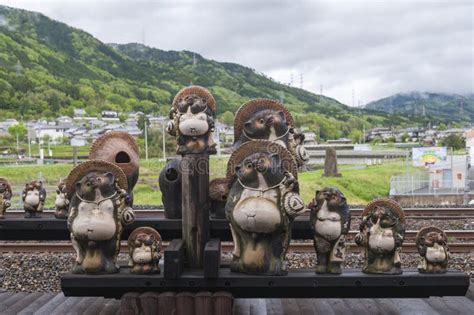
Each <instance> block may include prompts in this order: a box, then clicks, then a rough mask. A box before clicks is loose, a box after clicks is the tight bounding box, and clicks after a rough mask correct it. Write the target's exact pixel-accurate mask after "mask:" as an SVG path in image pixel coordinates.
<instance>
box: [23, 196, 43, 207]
mask: <svg viewBox="0 0 474 315" xmlns="http://www.w3.org/2000/svg"><path fill="white" fill-rule="evenodd" d="M39 202H40V199H39V196H38V195H36V194H27V195H26V197H25V203H26V204H29V205H30V206H37V205H39Z"/></svg>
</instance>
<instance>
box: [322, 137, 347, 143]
mask: <svg viewBox="0 0 474 315" xmlns="http://www.w3.org/2000/svg"><path fill="white" fill-rule="evenodd" d="M326 143H327V144H351V143H352V140H351V139H347V138H339V139H335V140H327V141H326Z"/></svg>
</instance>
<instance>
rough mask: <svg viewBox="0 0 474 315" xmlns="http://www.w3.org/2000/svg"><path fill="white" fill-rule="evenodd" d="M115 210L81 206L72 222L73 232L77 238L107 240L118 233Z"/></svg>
mask: <svg viewBox="0 0 474 315" xmlns="http://www.w3.org/2000/svg"><path fill="white" fill-rule="evenodd" d="M116 229H117V227H116V225H115V219H114V217H113V212H110V211H103V210H101V209H84V210H82V211H81V207H79V211H78V215H77V217H76V218H75V219H74V221H73V223H72V232H73V234H74V237H76V238H77V239H82V240H88V241H107V240H110V239H112V238H113V237H114V235H115V233H116Z"/></svg>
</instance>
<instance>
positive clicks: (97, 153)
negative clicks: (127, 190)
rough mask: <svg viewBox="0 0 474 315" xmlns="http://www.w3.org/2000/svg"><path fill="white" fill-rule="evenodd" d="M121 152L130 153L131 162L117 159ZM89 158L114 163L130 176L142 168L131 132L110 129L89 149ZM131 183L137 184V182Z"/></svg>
mask: <svg viewBox="0 0 474 315" xmlns="http://www.w3.org/2000/svg"><path fill="white" fill-rule="evenodd" d="M120 152H124V153H126V154H127V155H128V157H129V158H130V160H129V162H120V161H119V160H117V157H118V154H119V153H120ZM89 159H91V160H104V161H107V162H110V163H114V164H116V165H117V166H118V167H120V168H121V169H122V171H123V172H124V173H125V175H126V176H127V177H129V178H130V176H132V175H134V174H135V173H136V172H137V171H138V170H139V168H140V166H139V156H138V145H137V142H136V141H135V138H133V137H132V136H131V135H130V134H128V133H127V132H123V131H109V132H107V133H105V134H103V135H102V136H100V137H99V138H97V139H96V140H95V141H94V143H93V144H92V146H91V149H90V151H89ZM130 184H131V185H135V184H136V183H130Z"/></svg>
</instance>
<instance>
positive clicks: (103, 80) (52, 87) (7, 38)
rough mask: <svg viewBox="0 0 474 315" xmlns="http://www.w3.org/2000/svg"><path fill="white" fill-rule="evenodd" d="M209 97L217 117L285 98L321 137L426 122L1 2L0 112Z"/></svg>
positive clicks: (137, 107) (157, 106) (49, 112)
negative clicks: (189, 93) (120, 41)
mask: <svg viewBox="0 0 474 315" xmlns="http://www.w3.org/2000/svg"><path fill="white" fill-rule="evenodd" d="M191 83H192V84H198V85H202V86H205V87H207V88H209V89H210V90H211V92H212V93H213V94H214V96H215V98H216V100H217V104H218V115H222V114H223V113H224V112H226V111H228V112H235V111H236V110H237V108H238V106H240V105H241V104H242V103H244V102H245V101H247V100H249V99H251V98H255V97H267V98H274V99H279V100H283V101H284V103H285V105H286V106H288V107H289V108H290V110H291V111H292V113H293V114H294V115H295V118H296V121H297V124H298V125H305V126H307V127H309V129H310V130H313V131H315V132H316V133H317V134H318V135H319V136H320V137H321V138H322V139H329V138H337V137H343V136H344V137H351V138H353V139H354V140H357V139H359V138H360V136H361V134H362V131H361V130H362V129H363V127H365V128H370V127H372V126H389V125H392V126H398V125H400V126H401V125H410V124H413V123H419V124H423V123H425V122H427V121H428V120H429V117H421V118H415V119H409V118H407V117H406V116H403V115H398V114H397V115H392V114H390V113H383V112H376V111H371V110H363V109H353V108H350V107H348V106H346V105H344V104H341V103H339V102H338V101H336V100H334V99H331V98H328V97H324V96H320V95H316V94H313V93H311V92H308V91H305V90H302V89H298V88H294V87H289V86H287V85H283V84H280V83H278V82H275V81H274V80H272V79H270V78H268V77H266V76H265V75H263V74H260V73H257V72H256V71H254V70H253V69H250V68H248V67H245V66H241V65H238V64H233V63H225V62H217V61H213V60H208V59H206V58H204V57H203V56H201V55H199V54H197V53H193V52H188V51H163V50H159V49H155V48H149V47H146V46H143V45H140V44H126V45H116V44H104V43H102V42H101V41H99V40H97V39H96V38H94V37H93V36H92V35H90V34H88V33H86V32H84V31H82V30H79V29H75V28H72V27H69V26H67V25H66V24H64V23H60V22H57V21H54V20H52V19H49V18H48V17H46V16H44V15H42V14H39V13H34V12H29V11H24V10H19V9H13V8H9V7H5V6H0V114H1V116H2V118H17V119H23V120H26V119H32V118H41V117H44V118H53V117H56V116H59V115H69V116H71V115H72V113H73V109H74V108H84V109H85V110H86V111H87V113H88V114H89V115H98V114H99V113H100V111H102V110H116V111H119V112H128V111H143V112H145V113H155V114H166V113H167V112H168V109H169V106H170V102H171V100H172V98H173V96H174V95H175V93H176V92H177V91H178V90H179V89H180V88H182V87H183V86H186V85H189V84H191Z"/></svg>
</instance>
